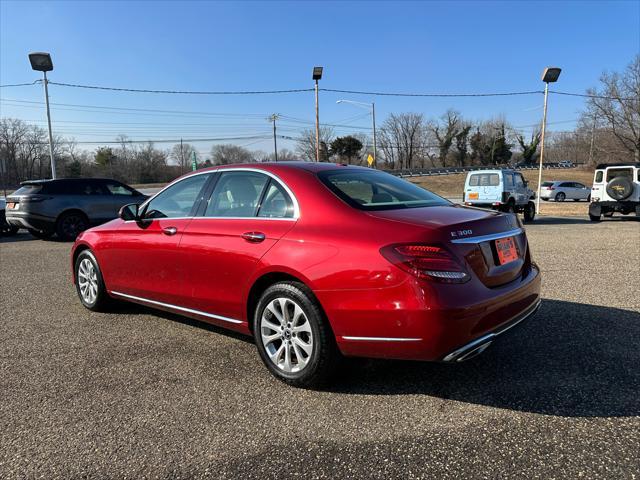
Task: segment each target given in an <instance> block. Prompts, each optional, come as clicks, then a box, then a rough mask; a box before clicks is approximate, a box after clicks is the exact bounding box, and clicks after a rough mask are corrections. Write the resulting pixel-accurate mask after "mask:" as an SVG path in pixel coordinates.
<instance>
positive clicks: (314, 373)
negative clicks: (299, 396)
mask: <svg viewBox="0 0 640 480" xmlns="http://www.w3.org/2000/svg"><path fill="white" fill-rule="evenodd" d="M253 336H254V339H255V342H256V346H257V348H258V352H259V354H260V357H261V358H262V361H263V362H264V364H265V365H266V366H267V368H268V369H269V371H270V372H271V373H272V374H273V375H274V376H275V377H276V378H278V379H279V380H282V381H283V382H285V383H288V384H289V385H293V386H296V387H303V388H314V387H319V386H322V385H323V384H325V383H326V382H327V381H328V380H329V379H330V378H331V375H332V374H333V373H334V371H335V369H336V366H337V363H338V361H339V359H340V353H339V351H338V347H337V345H336V342H335V338H334V336H333V332H332V331H331V328H330V326H329V324H328V322H327V320H326V319H325V317H324V314H323V313H322V310H321V309H320V307H319V305H318V302H317V301H316V300H315V298H314V296H313V293H311V291H310V290H309V289H308V288H307V287H306V286H305V285H304V284H302V283H298V282H280V283H276V284H274V285H272V286H270V287H269V288H267V290H266V291H265V292H264V293H263V294H262V297H261V298H260V301H259V302H258V306H257V308H256V311H255V314H254V318H253Z"/></svg>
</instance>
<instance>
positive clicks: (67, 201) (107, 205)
mask: <svg viewBox="0 0 640 480" xmlns="http://www.w3.org/2000/svg"><path fill="white" fill-rule="evenodd" d="M21 185H22V186H21V187H20V188H19V189H18V190H16V191H15V192H14V193H12V194H11V195H9V196H8V197H7V199H6V202H7V205H6V213H5V215H6V219H7V223H8V224H9V225H12V226H15V227H18V228H26V229H27V230H29V232H30V233H31V234H32V235H34V236H35V237H38V238H48V237H50V236H52V235H53V234H54V233H56V234H57V235H58V237H59V238H60V239H62V240H74V239H75V238H76V237H77V236H78V234H79V233H80V232H82V231H83V230H86V229H87V228H89V227H90V226H92V225H99V224H101V223H104V222H107V221H109V220H112V219H114V218H116V217H117V216H118V210H120V207H122V206H123V205H126V204H128V203H142V202H143V201H144V200H145V198H146V196H145V195H143V194H141V193H140V192H138V191H137V190H135V189H133V188H131V187H129V186H127V185H125V184H123V183H120V182H118V181H116V180H110V179H105V178H73V179H71V178H69V179H62V180H32V181H28V182H23V183H22V184H21Z"/></svg>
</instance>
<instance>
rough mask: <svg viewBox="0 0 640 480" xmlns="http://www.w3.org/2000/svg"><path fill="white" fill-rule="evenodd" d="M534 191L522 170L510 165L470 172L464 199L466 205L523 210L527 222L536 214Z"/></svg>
mask: <svg viewBox="0 0 640 480" xmlns="http://www.w3.org/2000/svg"><path fill="white" fill-rule="evenodd" d="M535 196H536V195H535V193H534V192H533V191H532V190H529V188H527V181H526V180H525V179H524V177H523V176H522V174H521V173H520V172H517V171H515V170H510V169H495V170H475V171H473V172H469V173H468V174H467V179H466V180H465V182H464V192H463V198H462V201H463V202H464V204H465V205H469V206H473V207H481V208H492V209H494V210H501V211H504V212H512V213H516V212H521V213H523V214H524V220H525V221H526V222H532V221H533V219H534V218H535V215H536V206H535V203H534V199H535Z"/></svg>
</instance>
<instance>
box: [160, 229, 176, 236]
mask: <svg viewBox="0 0 640 480" xmlns="http://www.w3.org/2000/svg"><path fill="white" fill-rule="evenodd" d="M162 233H164V234H165V235H175V234H176V233H178V229H177V228H176V227H164V228H163V229H162Z"/></svg>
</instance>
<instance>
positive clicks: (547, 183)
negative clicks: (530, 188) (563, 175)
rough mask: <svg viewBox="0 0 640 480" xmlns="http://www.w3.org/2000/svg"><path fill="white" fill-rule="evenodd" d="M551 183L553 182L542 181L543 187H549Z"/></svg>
mask: <svg viewBox="0 0 640 480" xmlns="http://www.w3.org/2000/svg"><path fill="white" fill-rule="evenodd" d="M552 185H553V182H542V186H543V187H550V186H552Z"/></svg>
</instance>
